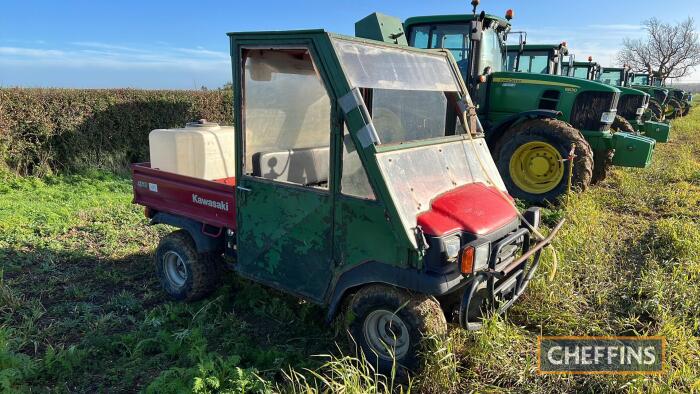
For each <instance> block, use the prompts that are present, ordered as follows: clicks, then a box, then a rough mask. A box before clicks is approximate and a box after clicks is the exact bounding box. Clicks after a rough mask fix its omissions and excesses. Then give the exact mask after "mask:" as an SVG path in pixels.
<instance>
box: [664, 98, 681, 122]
mask: <svg viewBox="0 0 700 394" xmlns="http://www.w3.org/2000/svg"><path fill="white" fill-rule="evenodd" d="M682 115H683V107H682V106H681V103H679V102H678V100H676V99H670V100H668V104H666V118H667V119H675V118H677V117H679V116H682Z"/></svg>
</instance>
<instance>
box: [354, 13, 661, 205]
mask: <svg viewBox="0 0 700 394" xmlns="http://www.w3.org/2000/svg"><path fill="white" fill-rule="evenodd" d="M472 5H474V12H473V13H472V14H466V15H439V16H422V17H414V18H409V19H407V20H406V21H405V23H404V24H403V25H402V24H401V21H400V20H398V19H396V18H392V17H388V16H385V15H381V14H372V15H370V16H368V17H366V18H364V19H363V20H361V21H359V22H358V23H357V24H356V25H355V34H356V35H357V36H360V37H364V38H371V39H376V40H384V41H388V42H392V43H399V44H403V45H405V44H408V45H410V46H413V47H418V48H428V49H430V48H442V49H446V50H449V51H450V53H452V55H453V56H454V58H455V59H456V60H457V65H458V66H459V70H460V72H461V74H462V77H463V79H464V81H465V82H466V85H467V87H468V89H469V92H470V94H471V95H472V97H473V98H474V100H475V102H476V103H477V107H476V112H477V114H478V116H479V118H480V119H481V122H482V124H483V125H484V128H485V130H486V140H487V142H488V144H489V148H490V150H491V153H492V155H493V157H494V159H495V161H496V164H497V165H498V169H499V171H500V172H501V175H502V176H503V179H504V181H505V183H506V186H507V187H508V191H509V192H510V193H511V194H512V195H513V196H515V197H518V198H520V199H523V200H527V201H530V202H534V203H543V202H545V201H548V202H555V201H556V200H557V199H558V198H559V197H560V196H562V195H563V194H564V193H566V191H567V189H568V186H569V175H570V174H571V178H570V179H571V185H572V186H573V187H574V188H577V189H579V190H584V189H586V188H587V187H588V186H589V184H590V183H591V179H592V178H593V179H594V180H596V179H602V178H603V177H604V174H605V171H606V167H607V166H606V162H607V159H608V158H609V157H610V156H611V155H612V154H614V156H613V159H612V160H613V164H614V165H618V166H628V167H642V168H644V167H647V166H648V165H649V164H650V163H651V159H652V154H653V151H654V144H655V142H654V140H652V139H650V138H646V137H641V136H637V135H633V134H629V133H615V134H613V133H611V132H610V125H611V124H612V123H613V121H614V120H615V113H616V108H617V101H618V99H619V95H620V91H619V90H618V89H617V88H615V87H612V86H608V85H605V84H601V83H598V82H591V81H585V80H579V79H574V78H568V77H561V76H554V75H542V74H531V73H522V72H507V71H505V69H506V58H507V56H506V45H505V42H506V38H507V35H508V33H509V32H510V30H511V25H510V22H509V20H510V19H511V17H512V12H508V13H507V15H506V18H505V19H504V18H499V17H496V16H493V15H487V14H485V13H484V12H482V13H481V14H476V6H477V5H478V1H473V2H472ZM416 77H417V78H421V76H420V75H417V76H416ZM594 155H595V156H594ZM594 157H595V162H596V165H594ZM594 172H595V174H596V176H595V178H594V177H593V175H594Z"/></svg>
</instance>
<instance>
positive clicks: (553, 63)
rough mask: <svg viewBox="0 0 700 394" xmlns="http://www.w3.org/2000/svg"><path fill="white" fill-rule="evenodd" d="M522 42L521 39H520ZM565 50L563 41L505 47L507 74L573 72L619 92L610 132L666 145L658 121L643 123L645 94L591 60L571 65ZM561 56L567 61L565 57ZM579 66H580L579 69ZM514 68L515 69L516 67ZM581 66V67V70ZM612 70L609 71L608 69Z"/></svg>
mask: <svg viewBox="0 0 700 394" xmlns="http://www.w3.org/2000/svg"><path fill="white" fill-rule="evenodd" d="M521 42H522V39H521ZM568 55H569V50H568V48H567V46H566V43H565V42H562V43H560V44H537V45H529V44H528V45H522V44H521V45H509V46H508V66H509V70H511V71H515V70H517V71H524V72H534V73H542V74H553V75H561V73H563V72H564V70H563V69H564V68H567V69H566V72H567V73H568V72H570V70H573V72H575V75H576V77H579V78H585V79H588V80H595V81H599V82H603V83H606V84H608V85H612V86H615V87H617V88H618V89H620V91H621V95H620V100H619V101H618V104H617V115H616V116H615V121H614V122H613V124H612V125H611V130H613V131H616V132H617V131H624V132H628V133H641V134H644V135H646V136H647V137H650V138H653V139H655V140H656V141H658V142H667V141H668V134H669V129H670V126H669V125H667V124H665V123H660V122H650V121H644V119H643V114H644V112H645V111H646V110H647V107H648V104H649V99H650V98H649V95H648V94H647V93H644V92H642V91H640V90H637V89H632V88H629V87H627V86H626V85H625V84H624V81H625V80H624V75H626V74H622V75H618V76H617V79H616V76H615V73H614V72H608V71H607V70H608V69H605V70H606V71H604V73H605V75H606V77H607V78H603V77H602V76H603V72H602V71H601V70H602V69H601V67H600V66H599V65H598V64H597V63H594V62H593V61H592V60H593V59H592V58H591V59H590V60H591V61H589V62H588V63H583V62H574V61H573V56H571V57H568ZM565 56H566V57H567V58H565ZM582 65H583V66H582ZM516 66H519V68H517V67H516ZM584 66H585V67H584ZM611 70H612V69H611Z"/></svg>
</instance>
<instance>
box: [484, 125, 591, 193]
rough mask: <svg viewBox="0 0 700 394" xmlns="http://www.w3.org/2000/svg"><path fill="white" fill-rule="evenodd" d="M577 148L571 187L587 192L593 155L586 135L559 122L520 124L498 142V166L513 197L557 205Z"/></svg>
mask: <svg viewBox="0 0 700 394" xmlns="http://www.w3.org/2000/svg"><path fill="white" fill-rule="evenodd" d="M572 145H573V146H574V154H575V156H576V158H575V159H574V163H573V164H574V166H573V171H572V178H571V186H572V188H575V189H578V190H581V191H583V190H586V188H587V187H588V185H589V184H590V183H591V176H592V172H593V152H592V151H591V146H590V145H589V144H588V142H587V141H586V140H585V139H584V138H583V135H581V133H580V132H579V131H578V130H576V129H575V128H573V127H572V126H571V125H569V124H568V123H565V122H562V121H560V120H556V119H532V120H526V121H523V122H521V123H518V124H516V125H515V126H513V127H511V128H510V129H509V130H507V131H506V132H505V133H504V134H503V136H501V138H500V139H499V140H498V142H496V145H495V147H494V157H495V159H496V165H497V166H498V170H499V172H500V173H501V176H502V177H503V181H504V182H505V184H506V187H507V188H508V191H509V192H510V194H511V195H512V196H514V197H517V198H519V199H522V200H526V201H529V202H532V203H540V204H542V203H544V202H550V203H555V202H556V200H557V199H558V198H559V197H561V196H562V195H564V194H565V193H566V191H567V187H568V177H569V165H570V162H569V161H566V160H565V159H567V158H568V157H569V154H570V152H571V147H572Z"/></svg>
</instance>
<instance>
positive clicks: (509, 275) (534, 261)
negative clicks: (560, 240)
mask: <svg viewBox="0 0 700 394" xmlns="http://www.w3.org/2000/svg"><path fill="white" fill-rule="evenodd" d="M563 224H564V220H562V221H560V222H559V223H557V225H556V226H555V227H554V229H553V230H552V231H551V232H550V233H549V235H548V236H547V237H546V238H545V239H543V240H542V241H540V242H538V243H537V244H536V245H534V246H532V247H530V242H529V240H530V238H529V237H530V230H528V229H527V228H521V229H519V230H518V231H516V232H514V233H512V234H510V235H509V236H508V237H506V238H504V239H502V240H501V241H499V242H498V243H497V244H496V245H494V249H493V251H492V254H491V258H490V261H489V269H488V271H484V272H479V273H477V274H476V275H475V277H474V279H473V280H472V281H471V282H470V283H469V285H468V286H467V287H466V289H465V290H464V293H463V295H462V299H461V303H460V307H459V323H460V325H461V326H462V327H463V328H465V329H468V330H477V329H479V328H481V323H480V322H479V321H478V320H477V319H474V317H473V316H470V312H471V311H473V310H474V308H473V305H472V303H477V302H478V303H479V304H480V305H481V304H482V303H483V304H484V305H485V306H486V307H487V308H489V309H491V310H495V311H496V312H497V313H499V314H502V313H503V312H505V311H506V310H507V309H508V308H510V307H511V306H512V305H513V304H514V303H515V301H517V300H518V298H520V296H521V295H522V294H523V293H524V292H525V289H526V288H527V285H528V284H529V283H530V280H531V279H532V277H533V276H534V275H535V272H536V271H537V268H538V267H539V265H540V257H541V254H542V250H543V249H544V248H545V247H547V246H548V245H549V244H551V242H552V240H553V239H554V237H555V236H556V234H557V233H558V232H559V230H560V229H561V227H562V225H563ZM521 237H525V240H524V241H525V242H523V251H522V254H521V255H520V257H518V258H515V259H513V260H511V261H499V256H500V255H501V254H500V251H501V250H502V249H503V248H505V247H508V246H509V245H512V244H513V243H514V242H515V241H516V240H518V239H519V238H521ZM479 292H481V293H483V292H485V297H483V298H481V297H479V296H477V294H478V293H479ZM480 305H479V307H480Z"/></svg>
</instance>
